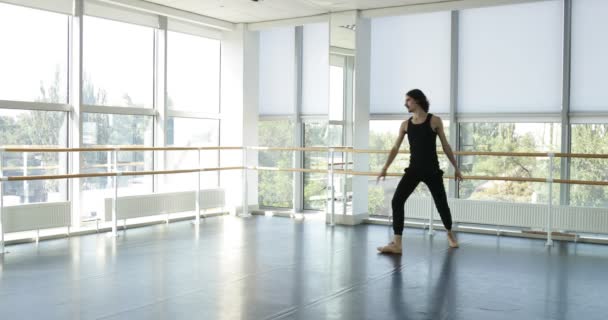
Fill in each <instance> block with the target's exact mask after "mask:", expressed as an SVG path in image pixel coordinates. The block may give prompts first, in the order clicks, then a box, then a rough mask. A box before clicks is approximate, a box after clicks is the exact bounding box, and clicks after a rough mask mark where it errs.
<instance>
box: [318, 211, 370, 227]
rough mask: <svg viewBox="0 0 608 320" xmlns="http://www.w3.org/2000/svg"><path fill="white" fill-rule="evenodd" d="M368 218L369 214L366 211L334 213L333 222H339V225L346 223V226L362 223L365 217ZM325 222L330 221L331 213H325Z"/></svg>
mask: <svg viewBox="0 0 608 320" xmlns="http://www.w3.org/2000/svg"><path fill="white" fill-rule="evenodd" d="M368 218H369V214H368V213H367V212H366V213H359V214H346V215H344V214H336V215H334V219H335V220H334V223H335V224H339V225H346V226H355V225H358V224H362V223H363V222H364V221H365V220H366V219H368ZM325 222H326V223H331V214H329V213H328V214H326V215H325Z"/></svg>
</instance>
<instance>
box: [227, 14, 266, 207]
mask: <svg viewBox="0 0 608 320" xmlns="http://www.w3.org/2000/svg"><path fill="white" fill-rule="evenodd" d="M257 52H258V39H257V35H256V33H255V32H250V31H248V30H247V28H246V26H245V25H244V24H238V25H237V26H236V28H235V30H234V31H226V32H224V34H223V40H222V55H221V58H222V69H221V72H222V80H221V107H220V112H221V115H222V122H221V127H220V146H241V145H243V146H256V145H257V137H258V133H257V121H258V98H257V96H258V86H257V77H258V75H257V73H258V66H257V65H258V64H257V59H258V53H257ZM247 158H248V165H249V166H255V165H257V155H256V154H255V152H252V151H250V152H249V153H248V155H247ZM220 161H221V162H220V163H221V166H222V167H227V166H241V165H242V155H241V151H238V150H236V151H233V150H230V151H222V152H221V158H220ZM241 174H242V173H241V171H240V170H230V171H223V172H221V173H220V186H221V187H222V188H224V189H225V190H226V203H227V205H228V206H229V207H240V206H241V204H242V179H241V178H242V176H241ZM247 179H248V193H247V198H248V203H249V205H250V206H251V205H255V204H257V199H258V195H257V173H256V172H254V171H250V172H248V176H247Z"/></svg>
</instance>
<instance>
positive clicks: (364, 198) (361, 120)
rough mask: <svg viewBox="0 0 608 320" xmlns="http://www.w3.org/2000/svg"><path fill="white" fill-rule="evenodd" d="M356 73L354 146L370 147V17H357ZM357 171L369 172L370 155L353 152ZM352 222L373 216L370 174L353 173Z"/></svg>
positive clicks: (355, 222)
mask: <svg viewBox="0 0 608 320" xmlns="http://www.w3.org/2000/svg"><path fill="white" fill-rule="evenodd" d="M356 32H357V34H356V48H357V53H356V58H355V74H356V75H357V81H356V82H355V104H354V110H353V147H354V148H355V149H368V147H369V110H370V71H371V66H370V64H371V23H370V20H369V19H366V18H363V17H361V16H359V17H358V18H357V31H356ZM353 170H354V171H368V170H369V155H368V154H365V153H355V154H353ZM352 179H353V201H352V206H353V209H352V212H353V217H352V222H353V223H354V224H358V223H361V221H362V220H363V219H366V218H368V217H369V212H368V179H369V178H368V177H366V176H353V178H352Z"/></svg>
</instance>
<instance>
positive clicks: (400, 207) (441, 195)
mask: <svg viewBox="0 0 608 320" xmlns="http://www.w3.org/2000/svg"><path fill="white" fill-rule="evenodd" d="M420 182H424V183H425V184H426V185H427V186H428V187H429V190H430V191H431V195H432V196H433V200H434V201H435V206H436V207H437V211H438V212H439V215H440V216H441V221H442V222H443V225H444V226H445V228H446V229H447V230H452V214H451V213H450V207H449V206H448V197H447V195H446V193H445V187H444V186H443V171H441V170H439V169H437V170H433V171H432V172H424V171H420V170H416V169H412V168H408V169H405V174H404V175H403V177H402V178H401V181H399V184H398V185H397V190H395V195H394V196H393V201H392V207H393V231H395V234H396V235H401V234H402V233H403V223H404V215H405V209H404V206H405V201H406V200H407V198H409V196H410V195H411V194H412V192H414V190H415V189H416V187H417V186H418V184H419V183H420Z"/></svg>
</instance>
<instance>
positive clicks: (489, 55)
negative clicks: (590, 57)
mask: <svg viewBox="0 0 608 320" xmlns="http://www.w3.org/2000/svg"><path fill="white" fill-rule="evenodd" d="M562 7H563V5H562V1H539V2H532V3H525V4H514V5H504V6H496V7H488V8H481V9H467V10H463V11H461V12H460V38H459V41H460V49H459V51H460V52H459V60H460V61H459V70H458V74H459V90H460V91H459V94H458V98H459V102H458V108H459V111H460V112H551V111H553V112H559V111H560V110H561V98H562V90H561V89H562V34H563V25H562V24H563V23H562V16H563V8H562ZM431 102H432V101H431Z"/></svg>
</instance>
